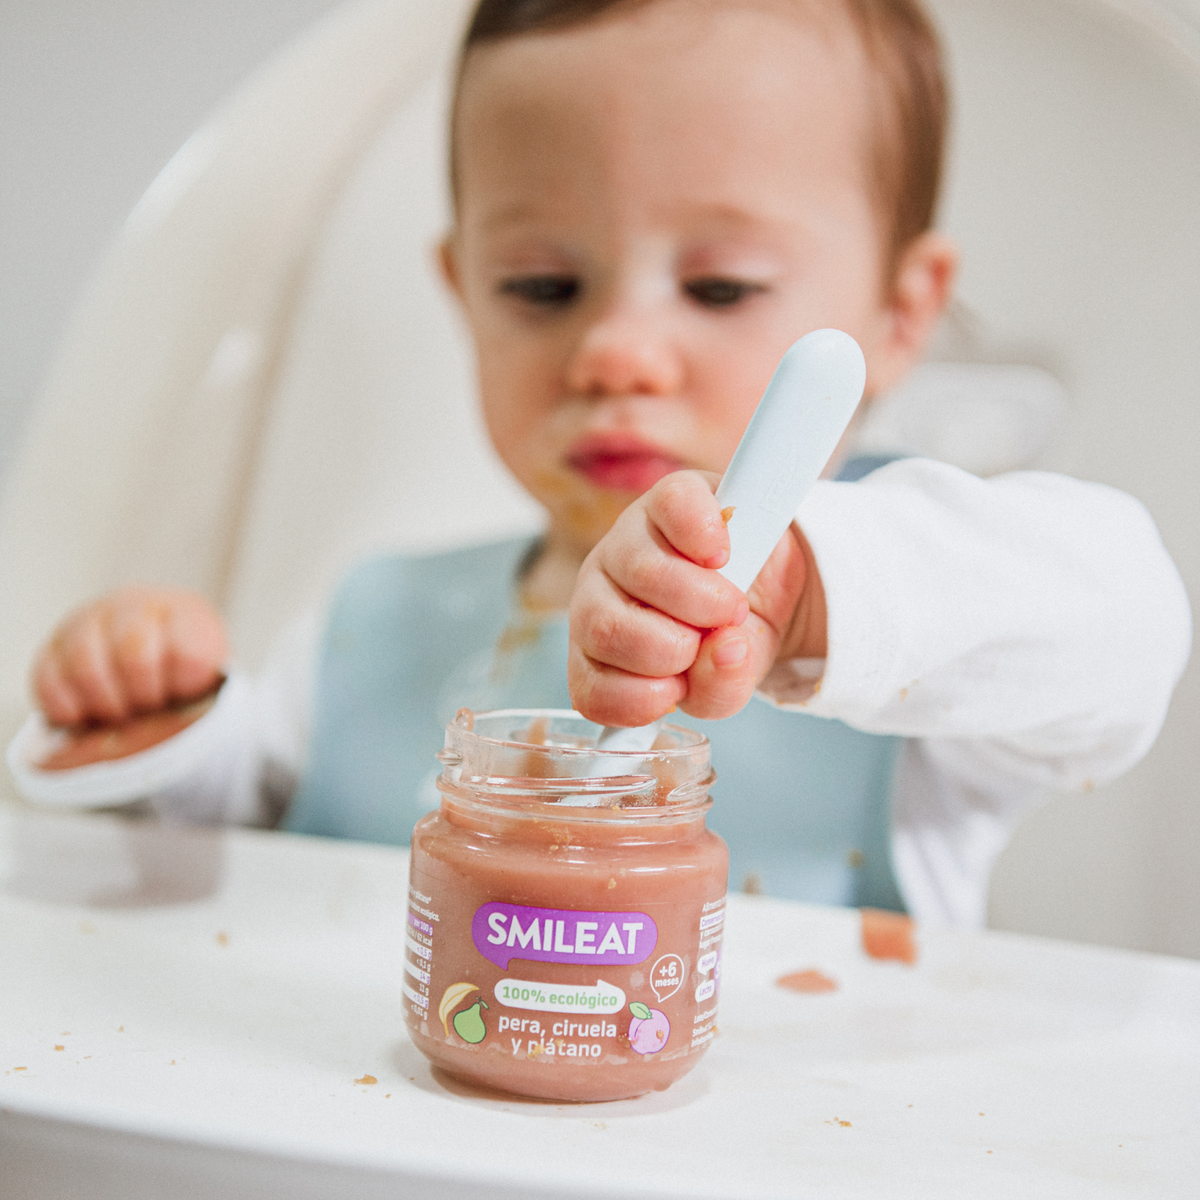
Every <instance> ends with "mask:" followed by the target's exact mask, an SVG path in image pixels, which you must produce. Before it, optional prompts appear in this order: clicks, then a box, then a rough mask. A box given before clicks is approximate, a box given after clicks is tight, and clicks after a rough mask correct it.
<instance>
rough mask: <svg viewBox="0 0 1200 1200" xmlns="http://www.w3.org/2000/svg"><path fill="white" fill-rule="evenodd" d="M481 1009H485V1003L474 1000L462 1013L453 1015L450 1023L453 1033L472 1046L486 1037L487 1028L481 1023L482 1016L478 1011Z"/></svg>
mask: <svg viewBox="0 0 1200 1200" xmlns="http://www.w3.org/2000/svg"><path fill="white" fill-rule="evenodd" d="M481 1008H487V1004H486V1002H485V1001H483V1000H476V1001H475V1003H474V1004H472V1005H471V1007H470V1008H464V1009H463V1010H462V1012H458V1013H455V1014H454V1020H453V1022H451V1023H452V1024H453V1026H454V1032H455V1033H457V1034H458V1036H459V1037H460V1038H462V1040H463V1041H464V1042H470V1043H471V1045H472V1046H474V1045H477V1044H478V1043H479V1042H482V1041H483V1039H484V1038H485V1037H487V1026H486V1025H485V1024H484V1023H483V1015H482V1013H480V1011H479V1010H480V1009H481Z"/></svg>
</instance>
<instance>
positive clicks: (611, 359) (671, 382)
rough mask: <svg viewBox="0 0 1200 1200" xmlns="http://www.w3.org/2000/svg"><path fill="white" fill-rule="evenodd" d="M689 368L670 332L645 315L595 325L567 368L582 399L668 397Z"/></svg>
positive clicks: (622, 315)
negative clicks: (584, 397) (597, 397)
mask: <svg viewBox="0 0 1200 1200" xmlns="http://www.w3.org/2000/svg"><path fill="white" fill-rule="evenodd" d="M683 376H684V367H683V362H682V359H681V356H680V353H679V350H678V348H677V347H676V346H675V345H674V344H673V342H672V340H671V338H670V337H669V334H668V331H666V330H665V329H662V328H660V327H658V326H656V324H655V322H654V321H653V319H652V318H650V317H648V316H647V315H645V314H643V315H642V316H641V318H639V317H638V316H637V315H636V314H633V313H612V314H609V315H608V316H606V317H605V318H604V319H602V320H600V321H597V322H596V323H595V324H593V325H591V326H590V327H589V328H588V329H587V331H586V332H585V333H584V335H583V338H582V339H581V341H580V343H579V345H578V346H577V347H576V350H575V353H574V355H573V356H572V359H571V362H570V364H569V366H568V369H567V386H568V387H569V388H570V389H571V391H573V392H575V393H576V394H578V395H583V396H630V395H641V396H668V395H672V394H675V393H677V392H678V391H679V389H680V387H681V386H682V383H683Z"/></svg>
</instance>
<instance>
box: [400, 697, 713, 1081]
mask: <svg viewBox="0 0 1200 1200" xmlns="http://www.w3.org/2000/svg"><path fill="white" fill-rule="evenodd" d="M598 732H599V730H598V728H597V727H596V726H595V725H592V724H591V723H590V722H588V721H585V720H584V719H583V718H582V717H580V716H579V715H578V714H576V713H570V712H555V711H545V712H538V711H530V710H515V709H514V710H508V711H505V712H494V713H481V714H478V715H475V716H473V715H472V714H471V713H469V712H466V711H465V710H464V711H463V712H461V713H460V714H459V716H458V717H457V718H456V719H455V720H454V721H452V722H451V723H450V725H448V726H447V727H446V746H445V749H444V750H443V751H442V753H441V754H440V755H439V758H440V759H441V761H442V763H443V765H444V769H443V771H442V775H441V777H440V778H439V780H438V788H439V790H440V792H441V795H442V803H441V808H440V809H439V810H438V811H437V812H433V813H430V814H429V815H428V816H426V817H423V818H422V819H421V820H420V821H418V822H417V826H416V829H415V830H414V832H413V839H412V865H411V868H410V875H409V911H408V928H407V936H406V946H405V982H404V990H405V996H406V1000H405V1005H404V1014H405V1022H406V1024H407V1026H408V1031H409V1034H410V1035H411V1036H412V1039H413V1041H414V1042H415V1043H416V1046H417V1048H418V1049H419V1050H420V1051H421V1053H422V1054H424V1055H425V1056H426V1057H427V1058H428V1059H429V1060H430V1061H431V1062H433V1063H435V1064H436V1065H437V1066H439V1067H441V1068H442V1069H443V1070H445V1071H446V1072H448V1073H449V1074H451V1075H454V1076H456V1077H458V1078H460V1079H464V1080H467V1081H469V1082H471V1083H475V1084H481V1085H484V1086H487V1087H492V1088H498V1089H500V1090H503V1091H508V1092H516V1093H519V1094H521V1095H525V1096H538V1097H543V1098H546V1099H552V1100H618V1099H623V1098H625V1097H628V1096H639V1095H642V1094H643V1093H645V1092H648V1091H651V1090H662V1089H663V1088H666V1087H669V1086H670V1085H671V1084H672V1083H674V1082H675V1080H676V1079H678V1078H680V1076H682V1075H686V1074H687V1072H688V1071H690V1070H691V1069H692V1068H693V1067H694V1066H695V1065H696V1064H697V1063H698V1062H699V1060H700V1058H701V1057H702V1056H703V1054H704V1052H705V1051H706V1050H707V1049H708V1046H709V1044H710V1043H711V1041H712V1039H713V1037H714V1036H715V1033H716V1024H715V1022H716V1011H717V989H718V987H719V959H720V950H721V934H722V929H723V922H724V915H725V887H726V879H727V875H728V866H729V854H728V851H727V849H726V847H725V843H724V842H723V841H721V839H720V838H719V837H717V835H716V834H714V833H712V832H711V831H709V829H708V828H707V827H706V826H705V823H704V814H705V813H706V812H707V811H708V809H709V807H710V806H711V804H712V800H711V799H710V797H709V794H708V790H709V787H710V786H711V784H712V781H713V779H714V778H715V776H714V775H713V772H712V769H711V767H710V764H709V746H708V741H707V739H706V738H704V737H703V736H702V735H701V734H699V733H696V732H695V731H693V730H690V729H683V728H679V727H677V726H666V727H665V728H664V730H663V732H662V733H661V734H660V736H659V740H658V741H657V742H656V743H655V748H654V749H653V750H651V751H649V752H647V753H645V754H642V753H637V752H623V753H620V754H612V753H600V752H598V751H596V749H595V738H596V735H597V733H598ZM618 771H619V772H620V773H619V774H617V773H616V772H618Z"/></svg>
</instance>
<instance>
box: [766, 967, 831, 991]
mask: <svg viewBox="0 0 1200 1200" xmlns="http://www.w3.org/2000/svg"><path fill="white" fill-rule="evenodd" d="M775 986H776V987H781V988H784V989H786V990H787V991H789V992H800V993H801V994H802V995H806V996H815V995H817V994H819V993H820V992H836V991H837V989H838V983H837V980H836V979H830V978H829V976H828V975H825V974H823V973H822V972H820V971H818V970H815V969H813V968H809V970H807V971H792V972H790V973H789V974H787V975H780V977H779V978H778V979H777V980H775Z"/></svg>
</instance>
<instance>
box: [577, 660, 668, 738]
mask: <svg viewBox="0 0 1200 1200" xmlns="http://www.w3.org/2000/svg"><path fill="white" fill-rule="evenodd" d="M567 684H568V686H569V687H570V690H571V703H572V704H573V705H574V706H575V708H576V709H577V710H578V711H579V712H581V713H582V714H583V715H584V716H585V717H587V719H588V720H589V721H595V722H596V724H597V725H621V726H635V725H649V724H650V722H651V721H657V720H658V719H659V717H662V716H665V715H666V714H667V713H669V712H671V711H672V710H673V709H674V708H675V706H676V705H677V704H678V703H679V701H680V700H681V699H683V697H684V696H685V695H686V694H687V682H686V680H685V679H684V678H683V676H681V675H668V676H665V677H661V678H658V679H651V678H648V677H647V676H645V675H635V674H632V673H631V672H629V671H622V670H621V669H620V668H618V667H610V666H607V665H605V664H604V663H600V662H597V661H596V660H595V659H590V658H588V657H587V655H585V654H584V653H583V651H582V650H581V649H580V648H579V647H578V646H577V645H574V644H572V646H571V650H570V654H569V656H568V658H567Z"/></svg>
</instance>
